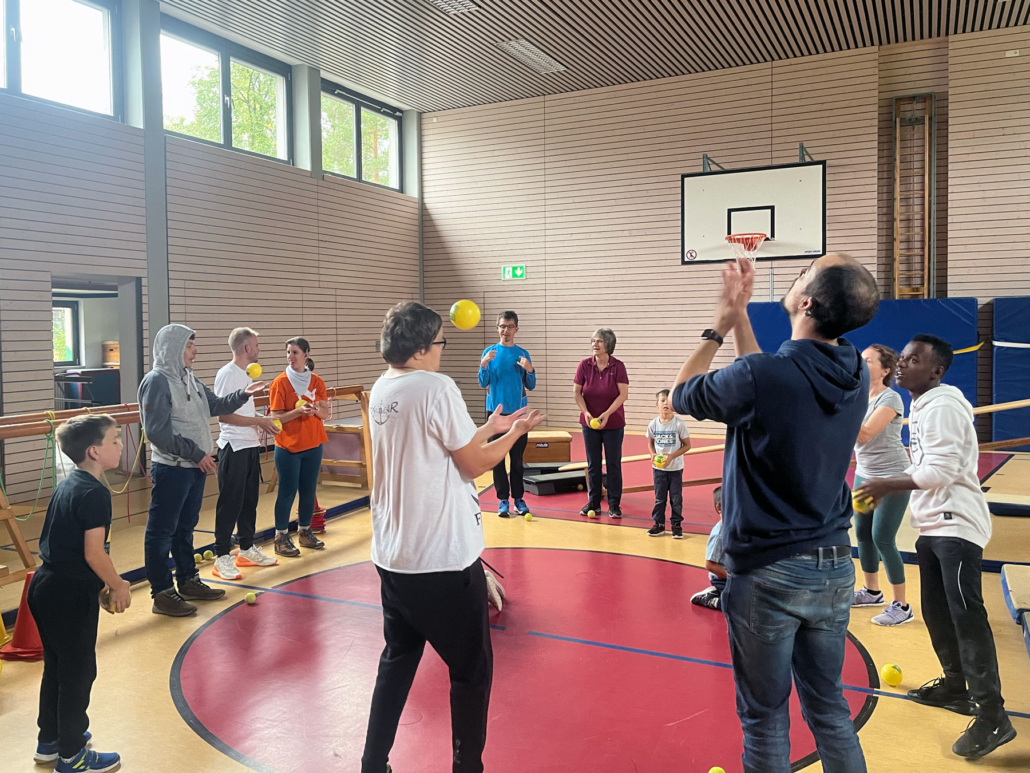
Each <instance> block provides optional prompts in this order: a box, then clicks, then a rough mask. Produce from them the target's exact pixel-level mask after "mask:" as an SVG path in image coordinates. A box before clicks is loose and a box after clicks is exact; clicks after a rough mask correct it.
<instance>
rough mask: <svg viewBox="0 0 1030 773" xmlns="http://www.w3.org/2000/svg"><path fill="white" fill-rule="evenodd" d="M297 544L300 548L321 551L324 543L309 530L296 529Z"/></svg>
mask: <svg viewBox="0 0 1030 773" xmlns="http://www.w3.org/2000/svg"><path fill="white" fill-rule="evenodd" d="M297 542H299V543H300V546H301V547H302V548H311V549H312V550H321V549H322V548H324V547H325V543H324V542H322V540H320V539H319V538H318V537H316V536H315V534H314V532H312V531H311V529H310V528H307V529H297Z"/></svg>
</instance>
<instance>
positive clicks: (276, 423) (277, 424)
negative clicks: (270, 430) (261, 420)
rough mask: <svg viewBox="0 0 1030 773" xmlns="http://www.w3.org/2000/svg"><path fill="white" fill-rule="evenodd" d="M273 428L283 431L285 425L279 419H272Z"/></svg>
mask: <svg viewBox="0 0 1030 773" xmlns="http://www.w3.org/2000/svg"><path fill="white" fill-rule="evenodd" d="M272 426H273V427H275V428H276V429H282V428H283V423H282V422H281V421H279V420H278V419H272Z"/></svg>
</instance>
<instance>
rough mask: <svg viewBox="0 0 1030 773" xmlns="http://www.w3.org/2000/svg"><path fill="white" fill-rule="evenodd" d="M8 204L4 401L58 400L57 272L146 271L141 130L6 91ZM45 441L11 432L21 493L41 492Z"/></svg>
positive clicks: (36, 403)
mask: <svg viewBox="0 0 1030 773" xmlns="http://www.w3.org/2000/svg"><path fill="white" fill-rule="evenodd" d="M0 213H2V217H0V256H2V257H0V327H2V330H0V344H2V348H0V351H2V354H0V356H2V357H3V379H4V410H5V411H6V412H7V413H18V412H27V411H39V410H41V409H46V408H52V407H53V404H54V382H53V357H52V354H51V352H52V349H53V346H52V329H53V322H52V319H53V318H52V312H51V300H52V295H51V287H52V284H51V281H52V279H51V278H52V276H55V275H58V276H68V275H77V276H95V277H97V276H103V277H134V276H145V274H146V235H145V211H144V201H143V135H142V132H141V131H140V130H138V129H134V128H132V127H129V126H125V125H122V124H119V123H116V122H114V121H110V120H106V119H103V118H97V117H95V116H89V115H85V114H82V113H77V112H75V111H71V110H64V109H61V108H58V107H54V106H51V105H45V104H40V103H37V102H33V101H32V100H27V99H22V98H19V97H15V96H12V95H9V94H0ZM43 448H44V440H42V439H40V438H29V439H24V440H14V441H5V444H4V452H5V454H4V455H5V466H4V470H3V474H4V483H5V485H6V486H7V491H8V494H9V495H10V496H11V498H12V499H13V500H14V501H24V500H25V499H26V498H28V499H32V498H33V497H34V496H35V492H36V490H37V486H38V482H39V477H40V472H41V469H42V461H43ZM48 491H49V485H47V486H45V487H44V488H43V493H44V494H46V493H47V492H48Z"/></svg>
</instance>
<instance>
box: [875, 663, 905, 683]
mask: <svg viewBox="0 0 1030 773" xmlns="http://www.w3.org/2000/svg"><path fill="white" fill-rule="evenodd" d="M880 678H881V679H882V680H883V681H884V682H885V683H886V684H888V685H890V686H891V687H897V686H898V685H899V684H901V669H900V668H899V667H898V666H896V665H895V664H894V663H888V664H887V665H885V666H884V667H883V668H881V669H880Z"/></svg>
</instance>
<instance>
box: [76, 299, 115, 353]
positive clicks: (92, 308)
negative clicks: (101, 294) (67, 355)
mask: <svg viewBox="0 0 1030 773" xmlns="http://www.w3.org/2000/svg"><path fill="white" fill-rule="evenodd" d="M79 312H80V314H81V316H80V318H79V324H80V325H81V326H82V327H81V331H82V336H81V346H82V367H84V368H102V367H103V366H104V356H103V349H102V347H101V343H103V342H104V341H117V340H118V299H117V298H88V299H82V300H80V301H79Z"/></svg>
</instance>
